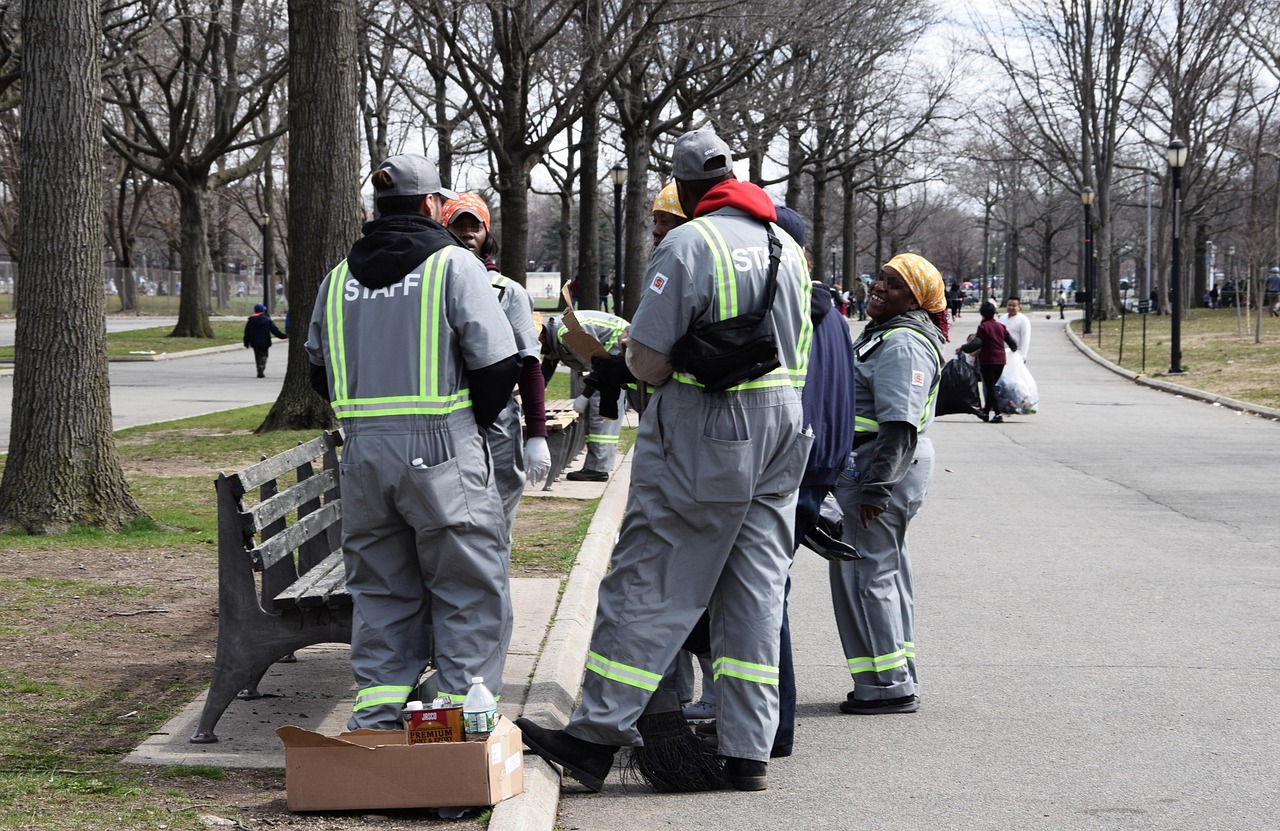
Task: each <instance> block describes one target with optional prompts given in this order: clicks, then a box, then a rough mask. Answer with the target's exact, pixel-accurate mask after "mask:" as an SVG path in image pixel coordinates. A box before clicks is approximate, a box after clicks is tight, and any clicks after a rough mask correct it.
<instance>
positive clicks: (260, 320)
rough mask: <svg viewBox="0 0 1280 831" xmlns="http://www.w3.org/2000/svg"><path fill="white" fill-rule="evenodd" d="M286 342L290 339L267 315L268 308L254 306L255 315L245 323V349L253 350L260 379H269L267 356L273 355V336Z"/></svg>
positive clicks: (260, 305) (258, 305) (259, 304)
mask: <svg viewBox="0 0 1280 831" xmlns="http://www.w3.org/2000/svg"><path fill="white" fill-rule="evenodd" d="M272 335H275V336H276V337H277V338H279V339H281V340H284V339H285V338H287V337H288V335H286V334H285V333H284V332H281V331H280V330H279V329H278V328H276V324H275V321H273V320H272V319H271V316H270V315H268V314H267V307H266V306H264V305H262V304H261V303H256V304H254V307H253V314H251V315H249V319H248V320H246V321H245V322H244V348H245V349H250V348H252V349H253V361H254V363H255V364H256V365H257V367H258V377H259V378H266V377H267V356H268V355H269V354H270V353H271V336H272Z"/></svg>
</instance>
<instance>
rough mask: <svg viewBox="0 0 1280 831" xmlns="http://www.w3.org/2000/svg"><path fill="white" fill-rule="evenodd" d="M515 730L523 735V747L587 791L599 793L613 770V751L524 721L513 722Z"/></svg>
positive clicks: (606, 746) (609, 746)
mask: <svg viewBox="0 0 1280 831" xmlns="http://www.w3.org/2000/svg"><path fill="white" fill-rule="evenodd" d="M516 726H517V727H519V728H520V731H521V732H522V733H523V734H524V743H525V746H526V747H528V748H529V749H530V750H532V751H533V752H534V753H536V754H538V755H539V756H541V757H542V758H543V759H546V760H547V761H548V762H554V763H555V764H557V765H559V766H560V767H562V768H564V772H565V773H567V774H568V775H569V776H572V777H573V778H574V779H577V780H578V781H579V782H581V783H582V784H583V785H586V787H587V790H589V791H591V792H592V793H600V790H601V789H602V788H603V787H604V780H605V777H607V776H608V775H609V770H610V769H611V768H612V767H613V754H615V753H617V752H618V748H617V747H615V746H613V745H607V744H596V743H595V742H589V741H585V740H583V739H579V738H576V737H574V736H570V735H569V734H568V733H566V732H564V731H563V730H549V729H547V728H546V727H539V726H538V725H537V724H534V723H533V722H532V721H530V720H529V719H527V718H518V719H516Z"/></svg>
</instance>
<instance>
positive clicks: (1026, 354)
mask: <svg viewBox="0 0 1280 831" xmlns="http://www.w3.org/2000/svg"><path fill="white" fill-rule="evenodd" d="M1004 306H1005V313H1004V314H1003V315H1001V316H1000V322H1001V323H1003V324H1004V328H1005V329H1007V330H1008V331H1009V335H1010V337H1012V338H1013V339H1014V340H1015V341H1017V343H1018V354H1019V355H1021V356H1022V360H1024V361H1029V360H1031V317H1030V316H1029V315H1025V314H1023V313H1022V299H1021V298H1019V297H1018V296H1017V295H1016V294H1015V295H1010V297H1009V298H1008V299H1007V300H1005V301H1004Z"/></svg>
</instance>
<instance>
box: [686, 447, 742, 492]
mask: <svg viewBox="0 0 1280 831" xmlns="http://www.w3.org/2000/svg"><path fill="white" fill-rule="evenodd" d="M752 460H753V455H752V452H751V442H750V441H736V440H728V439H713V438H711V437H709V436H701V437H699V439H698V454H697V467H696V468H695V469H694V484H693V498H694V499H695V500H697V501H698V502H746V501H748V500H750V499H751V492H752V490H753V489H754V487H755V476H754V475H753V474H754V473H755V471H754V470H752V467H753V464H752Z"/></svg>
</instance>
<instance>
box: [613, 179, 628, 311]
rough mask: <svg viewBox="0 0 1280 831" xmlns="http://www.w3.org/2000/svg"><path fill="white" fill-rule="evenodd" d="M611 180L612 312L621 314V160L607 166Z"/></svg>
mask: <svg viewBox="0 0 1280 831" xmlns="http://www.w3.org/2000/svg"><path fill="white" fill-rule="evenodd" d="M609 178H611V179H612V180H613V313H614V314H616V315H618V316H619V317H621V316H622V186H623V185H624V184H626V181H627V169H626V168H625V167H623V165H622V162H618V163H617V164H615V165H614V166H613V167H611V168H609Z"/></svg>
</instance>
